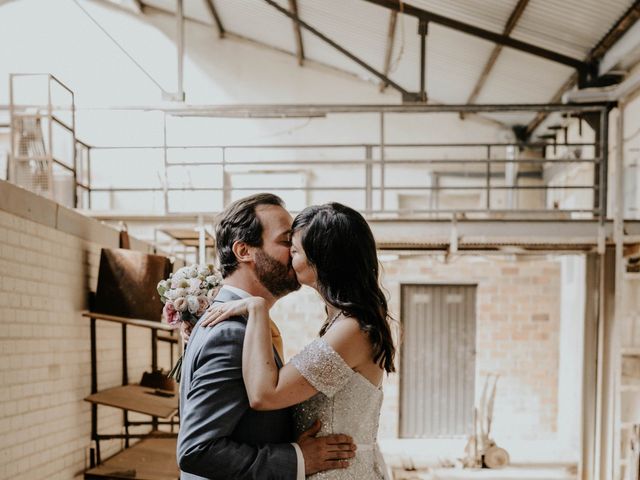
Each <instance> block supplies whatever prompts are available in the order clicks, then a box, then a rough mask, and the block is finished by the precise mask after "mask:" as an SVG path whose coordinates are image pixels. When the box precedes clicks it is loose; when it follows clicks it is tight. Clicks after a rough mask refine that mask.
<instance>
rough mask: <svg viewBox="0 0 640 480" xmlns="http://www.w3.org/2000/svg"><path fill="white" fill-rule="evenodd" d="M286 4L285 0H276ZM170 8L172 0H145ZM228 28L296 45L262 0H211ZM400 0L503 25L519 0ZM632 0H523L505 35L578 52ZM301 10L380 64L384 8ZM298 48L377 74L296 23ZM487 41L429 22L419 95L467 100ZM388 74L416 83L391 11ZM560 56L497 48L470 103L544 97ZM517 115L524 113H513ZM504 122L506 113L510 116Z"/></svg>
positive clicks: (410, 53)
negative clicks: (392, 31)
mask: <svg viewBox="0 0 640 480" xmlns="http://www.w3.org/2000/svg"><path fill="white" fill-rule="evenodd" d="M277 1H278V4H279V5H281V6H282V7H284V8H286V9H288V8H289V2H288V0H277ZM144 2H145V3H146V4H149V5H154V6H157V7H160V8H163V9H165V10H170V11H174V10H175V1H174V0H144ZM184 3H185V13H186V15H187V17H190V18H195V19H197V20H200V21H204V22H207V23H212V19H211V14H210V12H209V11H208V9H207V7H206V5H205V2H204V1H195V0H193V1H186V2H184ZM214 3H215V5H216V7H217V9H218V12H219V14H220V17H221V19H222V23H223V25H224V27H225V29H226V30H227V31H228V32H231V33H235V34H238V35H241V36H243V37H246V38H250V39H253V40H255V41H257V42H260V43H263V44H266V45H269V46H271V47H274V48H277V49H279V50H282V51H285V52H289V53H292V54H295V51H296V41H295V36H294V29H293V23H292V21H291V20H290V19H289V18H287V17H286V16H285V15H283V14H282V13H281V12H278V11H277V10H276V9H274V8H273V7H271V6H269V5H268V4H267V3H266V2H263V1H261V0H215V2H214ZM404 3H405V4H407V5H412V6H415V7H418V8H422V9H425V10H428V11H431V12H433V13H436V14H439V15H442V16H445V17H449V18H452V19H455V20H458V21H461V22H464V23H468V24H471V25H474V26H476V27H480V28H483V29H486V30H489V31H492V32H496V33H502V32H503V30H504V27H505V24H506V22H507V20H508V18H509V16H510V15H511V14H512V12H513V10H514V8H515V6H516V5H517V3H518V0H482V1H471V0H405V2H404ZM632 4H633V0H606V1H602V0H530V1H529V3H528V5H527V6H526V8H525V10H524V13H523V14H522V16H521V18H520V19H519V21H518V23H517V24H516V26H515V28H514V30H513V32H512V34H511V35H512V37H513V38H516V39H518V40H521V41H525V42H528V43H530V44H533V45H536V46H539V47H543V48H546V49H549V50H552V51H556V52H558V53H562V54H565V55H568V56H571V57H574V58H577V59H584V58H585V56H586V55H587V53H588V52H589V51H590V50H591V49H592V48H593V47H594V46H595V45H596V44H597V42H598V41H599V40H600V39H601V38H602V37H603V36H604V35H605V34H606V33H607V32H608V31H609V29H610V28H611V27H612V26H613V25H614V24H615V22H616V21H617V20H618V19H619V18H620V17H621V16H622V15H623V14H624V13H625V12H626V11H627V10H628V9H629V7H630V6H631V5H632ZM298 10H299V14H300V18H302V19H303V20H304V21H306V22H308V23H309V24H310V25H312V26H313V27H315V28H316V29H317V30H319V31H320V32H322V33H324V34H325V35H327V36H328V37H329V38H331V39H332V40H334V41H336V42H337V43H338V44H340V45H341V46H343V47H344V48H346V49H347V50H349V51H351V52H352V53H354V54H355V55H356V56H358V57H360V58H361V59H362V60H363V61H365V62H367V63H368V64H370V65H371V66H372V67H373V68H375V69H377V70H378V71H382V70H383V64H384V56H385V48H386V42H387V31H388V25H389V17H390V11H389V10H388V9H386V8H383V7H380V6H378V5H374V4H371V3H368V2H366V1H363V0H298ZM303 43H304V50H305V57H306V58H307V59H308V60H312V61H316V62H320V63H323V64H326V65H329V66H332V67H335V68H338V69H341V70H344V71H346V72H349V73H352V74H355V75H357V76H359V77H360V78H363V79H365V80H367V81H375V82H377V81H378V80H377V79H376V77H375V76H374V75H373V74H371V73H370V72H368V71H366V70H365V69H364V68H362V67H360V66H358V65H357V64H356V63H355V62H353V61H351V60H350V59H348V58H347V57H345V56H344V55H342V54H341V53H340V52H338V51H337V50H335V49H334V48H332V47H331V46H329V45H327V44H326V43H325V42H323V41H321V40H320V39H318V38H317V37H315V36H314V35H312V34H311V33H309V32H306V31H305V30H303ZM493 48H494V44H493V43H491V42H488V41H486V40H482V39H480V38H477V37H474V36H471V35H468V34H466V33H462V32H459V31H455V30H452V29H449V28H446V27H443V26H440V25H436V24H433V23H432V24H430V25H429V35H428V39H427V94H428V97H429V99H430V100H432V101H434V102H439V103H466V101H467V99H468V98H469V95H470V93H471V91H472V89H473V87H474V86H475V84H476V83H477V81H478V79H479V77H480V74H481V72H482V69H483V67H484V65H485V63H486V61H487V60H488V58H489V56H490V54H491V52H492V50H493ZM392 57H393V61H392V69H391V72H390V74H389V76H390V78H391V79H392V80H393V81H395V82H396V83H398V84H400V85H401V86H402V87H403V88H405V89H406V90H409V91H417V90H418V88H419V75H420V73H419V65H420V39H419V35H418V33H417V20H416V19H415V18H413V17H410V16H407V15H399V16H398V21H397V25H396V39H395V44H394V50H393V56H392ZM572 73H573V70H572V69H571V68H569V67H566V66H564V65H561V64H558V63H555V62H552V61H549V60H545V59H542V58H540V57H537V56H534V55H530V54H526V53H523V52H520V51H517V50H514V49H511V48H508V47H505V48H503V49H502V52H501V53H500V55H499V57H498V60H497V62H496V64H495V66H494V68H493V69H492V71H491V73H490V75H489V77H488V78H487V82H486V84H485V86H484V88H483V89H482V90H481V92H480V95H479V96H478V99H477V103H544V102H548V101H549V100H550V99H551V98H552V97H553V95H554V94H555V93H556V91H557V90H558V88H560V86H561V85H562V84H563V83H564V82H565V81H566V80H567V78H569V76H570V75H571V74H572ZM519 120H525V119H524V118H520V119H519ZM510 123H511V122H510Z"/></svg>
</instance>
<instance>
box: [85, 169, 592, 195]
mask: <svg viewBox="0 0 640 480" xmlns="http://www.w3.org/2000/svg"><path fill="white" fill-rule="evenodd" d="M440 174H441V175H442V173H440ZM485 188H486V186H484V185H451V186H439V187H433V186H432V187H425V186H414V185H397V186H388V185H386V186H380V187H375V186H372V187H371V189H372V190H378V191H380V192H384V191H386V190H394V191H395V190H427V191H428V190H484V189H485ZM491 188H492V189H493V190H598V187H594V186H593V185H564V186H561V185H555V186H553V185H521V186H518V187H510V186H506V185H493V186H492V187H491ZM261 189H272V190H276V191H283V192H290V191H296V192H298V191H300V190H301V189H300V187H271V186H263V187H260V186H255V187H236V188H234V190H235V191H238V192H242V191H255V190H261ZM305 190H308V191H312V192H324V191H341V192H342V191H344V192H349V191H351V192H356V191H362V190H365V191H366V186H362V187H341V186H337V185H334V186H326V187H305ZM93 191H94V192H161V191H163V189H162V188H160V187H149V188H134V187H130V188H94V189H93ZM168 191H169V192H221V191H222V188H221V187H173V188H169V189H168Z"/></svg>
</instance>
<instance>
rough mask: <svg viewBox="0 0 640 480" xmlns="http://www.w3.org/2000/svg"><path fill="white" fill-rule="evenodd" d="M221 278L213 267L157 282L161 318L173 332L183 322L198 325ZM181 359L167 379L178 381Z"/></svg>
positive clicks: (190, 268) (191, 269)
mask: <svg viewBox="0 0 640 480" xmlns="http://www.w3.org/2000/svg"><path fill="white" fill-rule="evenodd" d="M221 283H222V276H221V275H220V273H219V272H218V271H217V270H216V269H215V267H214V266H213V265H190V266H188V267H182V268H180V269H179V270H178V271H177V272H175V273H172V274H171V275H170V276H169V278H168V279H166V280H160V282H158V293H159V294H160V300H162V303H164V308H163V309H162V316H163V317H164V319H165V321H166V322H167V323H168V324H169V325H171V326H172V327H173V328H179V327H180V324H181V323H182V322H189V323H191V324H192V325H195V323H196V322H197V321H198V318H199V317H200V316H202V315H203V314H204V312H205V310H206V309H207V308H209V305H210V304H211V302H212V301H213V298H214V297H215V295H216V293H217V292H218V287H219V286H220V284H221ZM181 369H182V357H180V358H178V361H177V362H176V364H175V365H174V367H173V368H172V369H171V371H170V372H169V375H168V376H169V377H173V378H175V379H176V381H177V382H179V381H180V371H181Z"/></svg>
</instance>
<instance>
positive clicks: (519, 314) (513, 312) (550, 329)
mask: <svg viewBox="0 0 640 480" xmlns="http://www.w3.org/2000/svg"><path fill="white" fill-rule="evenodd" d="M443 281H446V282H449V283H469V282H476V283H477V285H478V289H477V337H476V338H477V340H476V343H477V357H476V376H477V379H476V391H477V393H476V396H477V397H479V395H480V391H481V387H482V382H483V378H482V377H483V376H484V375H486V374H488V373H499V374H500V375H501V377H500V381H499V384H498V393H497V398H496V404H495V416H494V426H493V432H494V436H495V438H496V439H497V440H498V441H503V442H507V443H508V441H509V440H510V439H517V440H522V441H527V440H534V441H535V440H545V439H550V438H553V437H554V435H555V432H556V429H557V409H558V398H557V396H558V358H559V354H558V341H559V330H560V329H559V325H560V264H559V262H558V261H557V260H554V259H549V258H548V257H546V256H540V257H536V258H535V259H531V260H526V261H513V260H509V259H506V258H503V257H495V256H494V257H486V258H480V257H469V256H464V257H462V256H461V257H457V258H454V259H453V260H451V261H450V262H449V263H444V262H443V261H442V259H441V257H434V256H422V257H412V258H409V259H398V260H394V261H388V262H385V263H384V284H385V287H386V289H387V290H388V292H389V294H390V306H391V309H392V311H393V312H394V315H395V317H396V318H398V319H399V316H398V314H397V312H399V311H400V305H399V298H400V285H401V284H402V283H403V282H404V283H425V284H428V283H437V282H443ZM273 317H274V319H275V320H276V321H277V322H278V324H279V326H280V327H281V330H282V331H283V336H284V339H285V353H286V356H287V358H290V357H291V356H292V355H293V354H295V353H296V352H297V351H299V350H300V349H301V348H302V347H303V346H304V345H305V344H306V342H309V341H310V340H311V339H312V338H313V337H314V336H315V335H316V334H317V331H318V329H319V326H320V324H321V323H322V320H323V319H324V311H323V306H322V302H321V301H320V300H319V298H318V296H317V294H316V293H315V292H314V291H312V290H311V289H308V288H303V289H302V290H301V291H300V292H297V293H294V294H292V295H290V296H288V297H286V298H285V299H283V300H282V301H280V302H279V303H278V304H277V305H276V307H275V309H274V310H273ZM399 320H401V319H399ZM398 387H399V376H398V374H394V375H391V376H390V377H389V378H388V379H387V380H385V401H384V405H383V414H382V419H381V425H380V437H381V438H395V437H397V434H398V408H399V406H398ZM460 454H461V452H460Z"/></svg>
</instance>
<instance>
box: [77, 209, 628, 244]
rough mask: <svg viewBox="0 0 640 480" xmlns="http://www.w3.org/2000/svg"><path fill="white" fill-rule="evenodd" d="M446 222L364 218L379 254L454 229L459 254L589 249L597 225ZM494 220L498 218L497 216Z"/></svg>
mask: <svg viewBox="0 0 640 480" xmlns="http://www.w3.org/2000/svg"><path fill="white" fill-rule="evenodd" d="M82 213H83V214H84V215H87V216H89V217H93V218H95V219H97V220H100V221H103V222H111V223H115V222H119V221H126V222H127V225H128V226H129V229H130V230H131V229H132V228H134V227H135V226H142V225H146V226H149V225H155V226H156V227H157V228H171V227H173V228H193V227H194V226H196V225H197V224H198V219H199V215H198V214H195V213H184V214H176V213H174V214H169V215H163V214H158V215H146V214H139V215H138V214H126V213H125V214H122V213H120V212H97V211H91V210H83V211H82ZM504 215H505V218H504V219H495V220H471V219H464V218H458V219H457V220H456V223H455V227H454V226H453V225H454V224H453V223H452V221H451V220H446V219H442V220H416V219H368V220H367V222H368V223H369V225H370V226H371V230H372V231H373V233H374V236H375V238H376V243H377V245H378V248H379V249H382V250H444V251H446V249H447V247H448V245H449V242H450V240H451V230H452V228H455V229H456V234H457V236H458V248H459V250H469V251H470V250H474V249H476V250H486V249H500V248H508V247H522V248H525V249H526V248H528V249H533V250H536V251H540V250H545V251H559V252H561V251H566V250H572V249H573V250H592V249H594V248H595V247H596V246H597V242H598V235H599V231H600V223H599V222H598V220H567V219H561V218H559V219H551V220H512V219H509V218H507V216H508V213H505V214H504ZM496 216H498V215H496ZM215 218H216V214H215V213H214V212H212V213H208V214H205V215H204V221H205V223H207V224H213V223H215ZM613 227H614V226H613V222H611V221H607V222H606V223H605V225H604V230H605V236H606V243H607V244H608V245H613V243H614V231H613ZM624 232H625V237H624V240H623V244H624V245H629V246H630V245H634V244H636V243H638V241H639V240H640V221H638V220H630V221H629V220H628V221H625V222H624Z"/></svg>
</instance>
